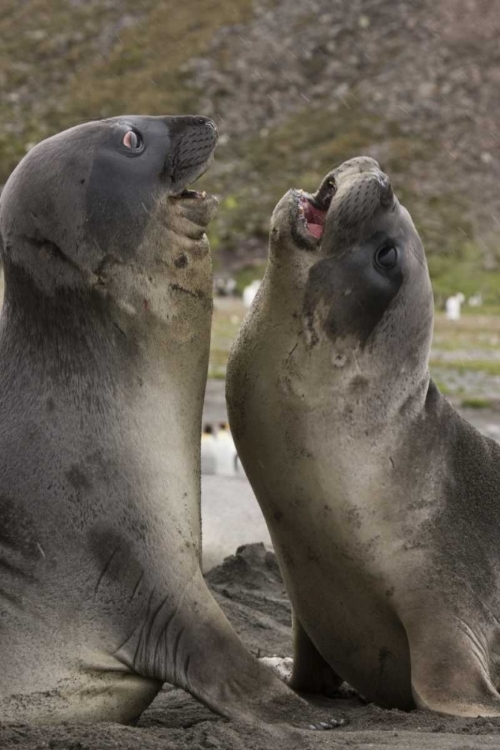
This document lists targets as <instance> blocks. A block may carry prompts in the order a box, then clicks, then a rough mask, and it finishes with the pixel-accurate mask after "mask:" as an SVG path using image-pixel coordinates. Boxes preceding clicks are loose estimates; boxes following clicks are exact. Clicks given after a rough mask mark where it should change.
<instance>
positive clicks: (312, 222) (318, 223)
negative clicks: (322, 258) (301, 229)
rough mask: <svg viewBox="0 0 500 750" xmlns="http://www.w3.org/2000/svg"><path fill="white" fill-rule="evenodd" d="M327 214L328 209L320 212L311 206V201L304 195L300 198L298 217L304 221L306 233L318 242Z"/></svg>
mask: <svg viewBox="0 0 500 750" xmlns="http://www.w3.org/2000/svg"><path fill="white" fill-rule="evenodd" d="M327 213H328V209H327V210H325V211H322V210H321V209H320V208H317V207H316V206H313V204H312V203H311V201H310V200H308V198H306V196H305V195H301V196H300V198H299V216H300V218H302V219H303V220H304V221H305V224H306V227H307V231H308V232H309V233H310V234H312V236H313V237H316V239H318V240H319V239H320V238H321V237H322V236H323V229H324V226H325V219H326V214H327Z"/></svg>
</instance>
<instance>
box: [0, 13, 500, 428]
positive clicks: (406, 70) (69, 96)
mask: <svg viewBox="0 0 500 750" xmlns="http://www.w3.org/2000/svg"><path fill="white" fill-rule="evenodd" d="M499 35H500V9H499V6H498V0H308V1H307V2H304V1H303V0H231V1H230V2H229V1H227V0H196V1H195V0H50V2H48V1H46V0H0V39H1V48H0V114H1V126H0V185H1V184H2V183H3V182H5V180H6V179H7V177H8V175H9V173H10V172H11V170H12V169H13V168H14V167H15V165H16V164H17V162H18V161H19V159H21V158H22V156H23V155H24V154H25V153H26V151H27V150H29V148H30V147H31V146H32V145H33V144H34V143H36V142H37V141H39V140H41V139H43V138H45V137H46V136H49V135H52V134H53V133H55V132H57V131H60V130H62V129H64V128H67V127H70V126H72V125H74V124H77V123H80V122H82V121H84V120H89V119H98V118H104V117H109V116H115V115H120V114H124V113H131V114H153V115H154V114H186V113H192V114H196V113H197V114H203V115H208V116H210V117H213V118H214V119H215V120H216V122H217V124H218V127H219V131H220V134H221V138H220V145H219V147H218V150H217V153H216V160H215V163H214V165H213V167H212V168H211V170H210V172H209V173H208V174H207V175H206V176H205V177H204V178H202V181H201V183H199V185H200V187H202V188H204V189H206V190H209V191H212V192H215V193H216V194H217V195H218V196H219V197H220V209H219V213H218V217H217V218H216V220H215V221H214V222H213V225H212V227H211V229H210V241H211V247H212V251H213V258H214V267H215V273H216V286H217V289H218V290H219V291H220V292H222V295H221V296H218V297H217V298H216V309H215V314H214V325H213V337H212V355H211V362H210V376H211V380H210V382H209V385H208V391H207V394H208V396H207V405H206V413H205V420H206V421H208V422H209V423H210V424H215V425H217V424H218V423H219V422H220V421H221V420H222V421H223V420H224V419H225V407H224V396H223V387H224V384H223V380H224V375H225V366H226V359H227V354H228V350H229V347H230V345H231V341H232V339H233V337H234V335H235V333H236V331H237V329H238V327H239V325H240V323H241V319H242V317H243V315H244V311H245V307H244V304H243V299H242V296H241V295H242V293H243V290H244V288H245V287H248V285H249V284H250V283H251V282H252V281H254V280H256V279H257V280H258V279H259V278H260V277H261V276H262V274H263V270H264V267H265V262H266V253H267V233H268V225H269V217H270V214H271V212H272V209H273V207H274V205H275V203H276V202H277V200H278V199H279V198H280V197H281V195H282V194H283V193H284V192H285V191H286V190H287V189H288V188H289V187H292V186H294V187H302V188H304V189H305V190H308V191H313V190H314V189H315V188H316V187H317V185H318V183H319V180H320V179H321V177H322V176H323V175H324V174H325V173H326V172H327V171H329V170H330V169H331V168H332V167H333V166H335V165H338V164H339V163H340V162H342V161H343V160H345V159H347V158H350V157H352V156H354V155H359V154H363V153H364V154H368V155H370V156H372V157H374V158H375V159H377V160H378V161H379V162H380V164H381V166H382V168H383V169H384V170H385V171H387V172H388V173H389V175H390V177H391V180H392V182H393V185H394V186H395V189H396V192H397V194H398V197H399V198H400V200H401V202H403V203H404V204H405V205H406V207H407V208H408V209H409V211H410V213H411V214H412V216H413V218H414V221H415V223H416V225H417V228H418V230H419V231H420V233H421V236H422V238H423V241H424V245H425V247H426V251H427V256H428V261H429V267H430V272H431V277H432V281H433V286H434V293H435V301H436V310H437V315H436V326H435V336H434V344H433V350H432V358H431V369H432V373H433V376H434V378H435V380H436V381H437V383H438V385H439V387H440V388H441V390H442V391H443V392H444V393H445V394H446V395H447V396H448V397H449V398H450V399H451V400H452V401H453V403H454V404H455V405H456V406H457V407H458V408H460V409H461V410H462V412H463V413H464V414H465V415H466V416H467V418H469V419H470V420H471V421H473V422H475V423H476V424H477V425H478V426H479V427H480V429H482V430H483V431H484V432H486V433H487V434H489V435H491V436H493V437H500V409H499V406H498V404H499V402H500V399H499V396H500V316H499V313H500V205H499V204H500V190H499V186H500V150H499V142H500V130H499V122H500V45H499V43H498V40H499ZM228 282H229V284H228ZM450 298H451V300H452V301H450ZM457 310H458V314H457ZM217 429H218V428H217V426H216V427H215V432H217Z"/></svg>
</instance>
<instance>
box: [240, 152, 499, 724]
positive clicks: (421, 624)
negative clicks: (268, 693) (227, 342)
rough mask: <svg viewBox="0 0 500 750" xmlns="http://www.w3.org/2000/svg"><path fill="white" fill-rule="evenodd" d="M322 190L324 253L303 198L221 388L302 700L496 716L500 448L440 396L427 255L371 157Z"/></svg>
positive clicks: (280, 224) (276, 232)
mask: <svg viewBox="0 0 500 750" xmlns="http://www.w3.org/2000/svg"><path fill="white" fill-rule="evenodd" d="M326 179H329V180H331V179H333V180H334V181H335V182H336V185H337V192H336V194H335V195H334V197H333V200H332V202H331V204H330V207H329V210H328V213H327V216H326V222H325V227H324V234H323V237H322V239H321V240H320V241H319V242H318V241H316V240H314V238H312V239H311V238H307V236H306V234H305V230H304V229H303V228H302V229H301V225H300V222H298V212H297V202H298V193H297V191H293V190H292V191H290V192H289V193H287V194H286V195H285V196H284V197H283V198H282V200H281V201H280V203H279V204H278V206H277V207H276V209H275V211H274V214H273V217H272V222H271V238H270V256H269V264H268V268H267V271H266V275H265V279H264V281H263V284H262V286H261V289H260V290H259V294H258V297H257V298H256V300H255V302H254V305H253V307H252V308H251V310H250V312H249V314H248V316H247V318H246V319H245V322H244V324H243V327H242V330H241V332H240V334H239V337H238V339H237V341H236V343H235V345H234V347H233V351H232V353H231V357H230V362H229V366H228V374H227V400H228V408H229V416H230V422H231V428H232V431H233V434H234V437H235V440H236V444H237V448H238V452H239V455H240V458H241V460H242V463H243V465H244V467H245V471H246V472H247V474H248V477H249V479H250V481H251V483H252V486H253V488H254V491H255V493H256V495H257V498H258V500H259V502H260V505H261V507H262V510H263V512H264V514H265V517H266V520H267V523H268V526H269V528H270V532H271V536H272V539H273V543H274V545H275V549H276V552H277V554H278V557H279V561H280V565H281V568H282V572H283V574H284V578H285V582H286V586H287V590H288V593H289V595H290V598H291V601H292V605H293V610H294V627H295V660H294V662H295V663H294V674H293V678H292V685H293V686H294V687H296V688H297V689H299V690H303V691H311V692H316V691H319V692H322V691H326V692H328V691H329V690H332V689H335V688H336V687H337V686H338V685H339V683H340V681H341V679H342V678H343V679H345V680H347V681H348V682H349V683H350V684H351V685H353V686H354V687H355V688H357V689H358V690H359V691H360V692H362V693H363V694H364V695H365V696H366V697H367V698H368V699H370V700H373V701H375V702H377V703H379V704H380V705H382V706H386V707H395V708H400V709H410V708H412V707H414V706H415V705H417V706H419V707H425V708H429V709H431V710H434V711H437V712H441V713H444V714H453V715H457V716H478V715H480V716H499V715H500V696H499V694H498V691H497V686H498V684H499V681H500V664H499V661H500V657H499V656H498V654H499V646H500V625H499V623H500V589H499V586H500V583H499V582H500V546H499V541H498V540H499V539H500V502H499V501H500V447H499V446H498V445H497V444H496V443H495V442H494V441H492V440H489V439H487V438H484V437H482V436H481V435H480V434H479V433H478V432H477V431H476V430H475V429H474V428H473V427H472V426H470V425H469V424H468V423H467V422H465V421H464V420H463V419H462V418H461V417H460V416H459V415H458V414H457V413H456V412H455V411H454V410H453V409H452V407H451V406H450V405H449V404H448V403H447V401H446V400H445V399H444V398H443V397H442V396H441V394H440V393H439V392H438V390H437V388H436V386H435V385H434V384H433V383H432V381H431V380H430V377H429V372H428V358H429V348H430V342H431V334H432V320H433V302H432V294H431V285H430V281H429V276H428V271H427V266H426V261H425V255H424V251H423V247H422V245H421V242H420V239H419V237H418V234H417V232H416V230H415V228H414V226H413V223H412V221H411V218H410V216H409V214H408V212H407V211H406V209H405V208H403V207H402V206H401V205H400V204H399V202H398V201H397V199H396V198H395V197H394V195H393V194H392V189H391V188H390V184H389V182H388V178H387V177H386V176H385V175H383V173H382V172H380V170H379V168H378V165H377V163H376V162H374V161H373V160H372V159H368V158H366V157H360V158H357V159H353V160H351V161H348V162H346V163H345V164H343V165H342V166H341V167H340V168H338V169H337V170H335V171H333V172H332V173H330V174H329V175H327V177H326V178H325V180H326ZM382 247H388V248H390V247H395V248H396V249H397V262H396V263H395V265H394V267H392V268H391V269H390V270H384V269H380V267H377V265H376V262H375V256H376V253H377V251H378V250H379V249H380V248H382ZM391 252H392V251H391Z"/></svg>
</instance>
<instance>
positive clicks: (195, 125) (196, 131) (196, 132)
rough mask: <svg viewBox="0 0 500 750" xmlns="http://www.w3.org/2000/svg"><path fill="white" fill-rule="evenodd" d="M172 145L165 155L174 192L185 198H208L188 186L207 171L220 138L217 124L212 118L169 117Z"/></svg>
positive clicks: (171, 193)
mask: <svg viewBox="0 0 500 750" xmlns="http://www.w3.org/2000/svg"><path fill="white" fill-rule="evenodd" d="M165 122H166V125H167V127H168V131H169V141H170V148H169V150H168V153H167V155H166V158H165V168H164V171H165V174H166V175H168V176H169V177H170V180H171V183H172V185H171V189H170V195H171V196H173V197H182V198H201V197H205V196H204V195H201V194H200V193H198V192H197V191H191V190H187V189H186V188H187V186H188V185H191V184H192V183H193V182H196V180H197V179H198V178H199V177H201V175H202V174H204V173H205V172H206V170H207V169H208V167H209V166H210V163H211V161H212V158H213V154H214V151H215V147H216V145H217V141H218V138H219V134H218V132H217V126H216V124H215V122H213V120H211V119H210V118H208V117H201V116H188V117H166V118H165Z"/></svg>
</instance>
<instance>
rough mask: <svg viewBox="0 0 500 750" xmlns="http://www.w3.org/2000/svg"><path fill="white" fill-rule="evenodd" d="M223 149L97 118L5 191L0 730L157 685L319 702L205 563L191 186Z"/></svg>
mask: <svg viewBox="0 0 500 750" xmlns="http://www.w3.org/2000/svg"><path fill="white" fill-rule="evenodd" d="M216 141H217V133H216V130H215V126H214V125H213V123H212V122H211V121H210V120H208V119H207V118H199V117H154V118H149V117H120V118H114V119H111V120H104V121H100V122H92V123H87V124H85V125H82V126H79V127H76V128H73V129H71V130H69V131H66V132H64V133H61V134H59V135H57V136H54V137H53V138H50V139H48V140H47V141H44V142H43V143H41V144H39V145H38V146H37V147H35V148H34V149H33V150H32V151H31V152H30V153H29V154H28V155H27V156H26V157H25V158H24V160H23V161H22V162H21V163H20V165H19V166H18V167H17V169H16V170H15V172H14V173H13V174H12V176H11V178H10V179H9V181H8V183H7V185H6V187H5V189H4V192H3V193H2V197H1V206H0V233H1V237H2V241H3V246H4V247H3V257H4V268H5V282H6V289H5V298H4V306H3V310H2V315H1V317H0V363H1V368H0V456H1V463H0V663H1V665H2V679H1V681H0V721H3V722H26V721H28V722H33V721H36V722H57V721H66V720H71V721H98V720H106V721H118V722H128V721H131V720H133V719H134V718H136V717H137V716H138V715H139V714H140V713H141V711H142V710H143V709H144V708H145V707H146V706H147V705H148V704H149V703H150V702H151V700H152V699H153V697H154V696H155V694H156V693H157V692H158V690H159V688H160V686H161V685H162V683H163V682H165V681H168V682H171V683H174V684H176V685H178V686H181V687H183V688H185V689H186V690H189V691H190V692H191V693H192V694H193V695H195V696H196V697H197V698H199V699H200V700H202V701H204V702H205V703H206V704H207V705H208V706H209V707H211V708H213V709H214V710H216V711H218V712H220V713H222V714H223V715H226V716H231V717H234V716H242V717H245V718H249V717H250V718H252V717H253V718H255V717H259V718H263V719H269V720H273V719H275V718H277V714H279V713H280V711H281V710H285V709H286V708H287V707H288V708H290V707H292V708H295V709H296V711H297V714H296V715H297V718H298V719H299V720H300V716H299V715H300V712H301V710H302V709H303V708H304V707H305V708H306V709H307V708H308V706H307V704H306V703H304V702H303V701H301V700H299V701H298V700H297V698H296V696H295V695H294V694H293V692H292V691H291V690H289V689H288V688H286V686H284V685H283V684H282V683H281V682H280V681H279V680H278V679H277V678H275V677H274V676H273V675H272V674H271V672H270V671H269V670H267V669H265V668H264V667H263V666H262V665H260V664H259V663H258V662H257V661H255V660H254V659H253V657H251V656H250V654H248V653H247V652H246V650H245V649H244V647H243V646H242V644H241V642H240V641H239V640H238V638H237V636H236V635H235V633H234V632H233V630H232V629H231V628H230V626H229V624H228V622H227V620H226V619H225V617H224V616H223V614H222V612H221V611H220V609H219V607H218V606H217V604H216V603H215V601H214V599H213V598H212V596H211V595H210V593H209V591H208V588H207V587H206V585H205V583H204V581H203V578H202V575H201V571H200V546H201V532H200V432H201V413H202V402H203V393H204V388H205V380H206V374H207V366H208V353H209V342H210V324H211V311H212V272H211V260H210V254H209V248H208V243H207V239H206V235H205V233H204V230H205V227H206V226H207V224H208V222H209V220H210V219H211V218H212V216H213V215H214V213H215V208H216V200H215V199H214V198H211V197H209V196H206V195H205V194H201V195H200V194H198V193H195V192H193V191H187V190H185V188H186V185H188V184H189V183H191V182H193V181H194V180H195V179H196V178H197V177H199V176H200V174H201V173H202V172H203V171H205V169H206V168H207V165H208V163H209V161H210V159H211V157H212V153H213V150H214V148H215V144H216ZM304 716H305V717H306V718H305V720H306V721H307V710H306V713H305V714H304Z"/></svg>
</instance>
